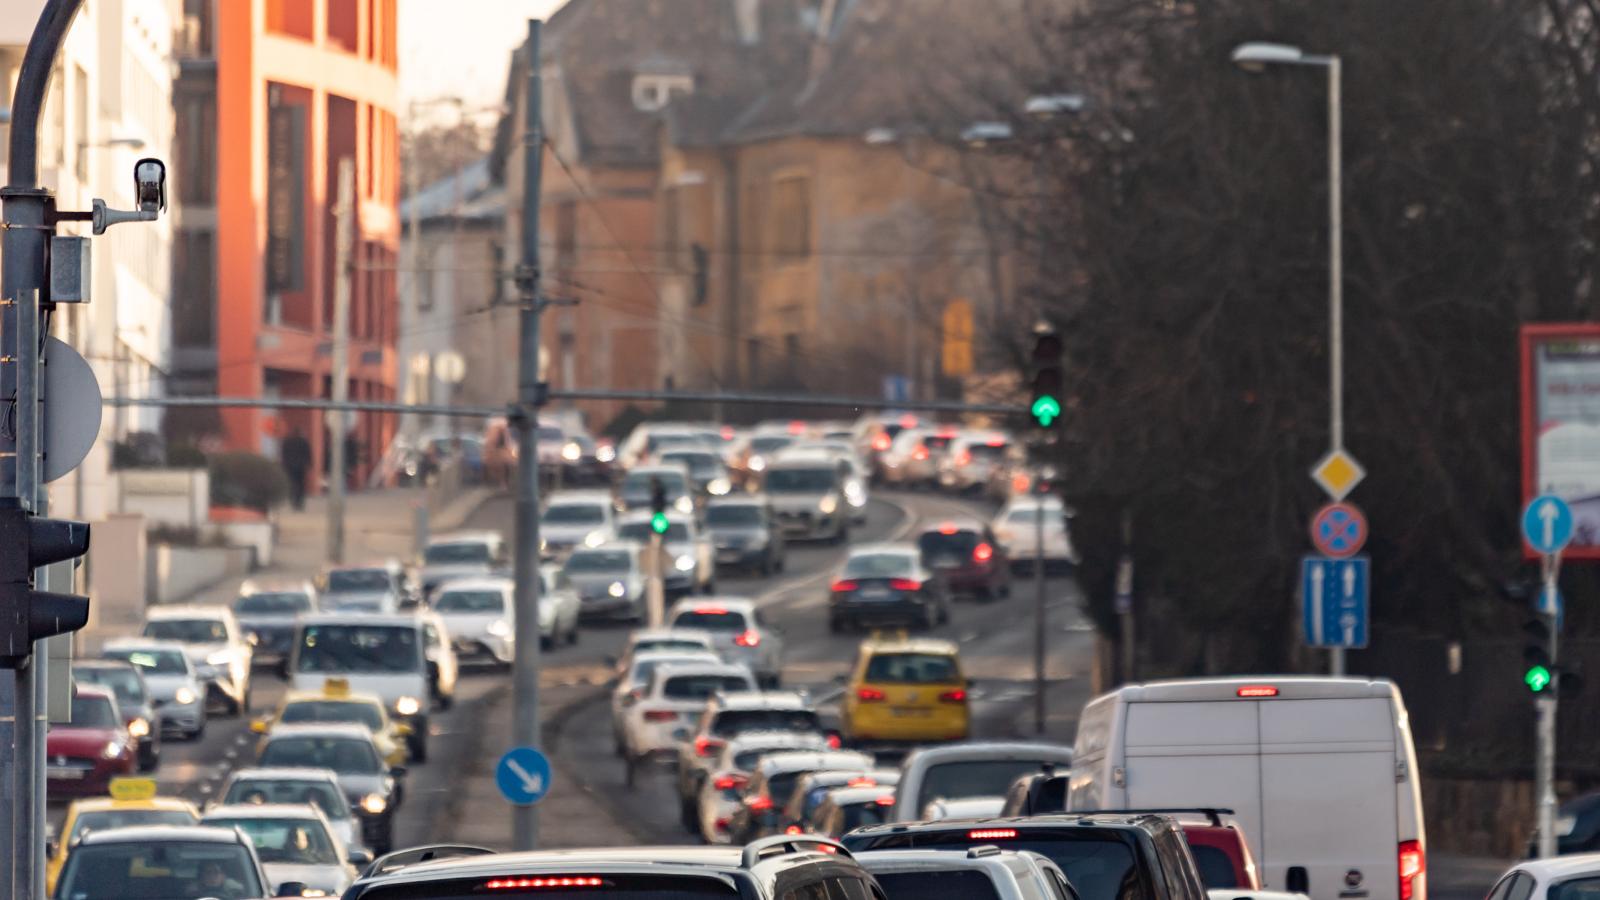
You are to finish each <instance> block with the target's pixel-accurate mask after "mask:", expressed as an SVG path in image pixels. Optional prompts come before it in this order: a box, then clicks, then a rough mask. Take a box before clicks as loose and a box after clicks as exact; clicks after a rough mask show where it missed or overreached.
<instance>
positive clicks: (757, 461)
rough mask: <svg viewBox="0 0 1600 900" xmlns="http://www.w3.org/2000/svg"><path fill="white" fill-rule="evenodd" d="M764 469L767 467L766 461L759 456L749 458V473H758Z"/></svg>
mask: <svg viewBox="0 0 1600 900" xmlns="http://www.w3.org/2000/svg"><path fill="white" fill-rule="evenodd" d="M766 467H767V461H766V459H764V458H762V457H760V456H752V457H750V471H752V472H760V471H762V470H763V469H765V468H766Z"/></svg>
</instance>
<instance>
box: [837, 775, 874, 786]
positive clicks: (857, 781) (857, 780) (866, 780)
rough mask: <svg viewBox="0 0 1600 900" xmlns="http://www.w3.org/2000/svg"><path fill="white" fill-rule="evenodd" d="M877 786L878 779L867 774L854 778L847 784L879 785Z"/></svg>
mask: <svg viewBox="0 0 1600 900" xmlns="http://www.w3.org/2000/svg"><path fill="white" fill-rule="evenodd" d="M877 786H878V781H877V779H875V778H870V777H868V776H866V775H863V776H861V777H860V778H852V779H850V781H849V782H848V783H847V784H846V785H845V787H877Z"/></svg>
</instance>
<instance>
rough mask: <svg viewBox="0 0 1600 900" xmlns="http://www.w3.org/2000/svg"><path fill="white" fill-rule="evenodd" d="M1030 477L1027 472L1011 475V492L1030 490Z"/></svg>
mask: <svg viewBox="0 0 1600 900" xmlns="http://www.w3.org/2000/svg"><path fill="white" fill-rule="evenodd" d="M1028 481H1029V478H1028V476H1027V475H1026V474H1020V475H1013V476H1011V493H1013V494H1026V493H1027V492H1028Z"/></svg>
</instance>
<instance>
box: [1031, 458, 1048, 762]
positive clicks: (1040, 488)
mask: <svg viewBox="0 0 1600 900" xmlns="http://www.w3.org/2000/svg"><path fill="white" fill-rule="evenodd" d="M1045 497H1046V494H1045V480H1044V470H1043V469H1042V468H1041V469H1039V470H1037V471H1036V472H1034V477H1033V733H1034V734H1039V735H1042V734H1044V708H1045V701H1044V681H1045V678H1044V675H1045V672H1044V657H1045V640H1044V631H1045V621H1044V501H1045Z"/></svg>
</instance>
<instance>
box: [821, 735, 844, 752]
mask: <svg viewBox="0 0 1600 900" xmlns="http://www.w3.org/2000/svg"><path fill="white" fill-rule="evenodd" d="M822 742H823V743H824V744H827V745H828V749H829V750H837V749H839V748H840V747H843V746H844V738H841V737H839V736H838V735H837V734H830V735H828V736H827V737H825V738H823V739H822Z"/></svg>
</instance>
